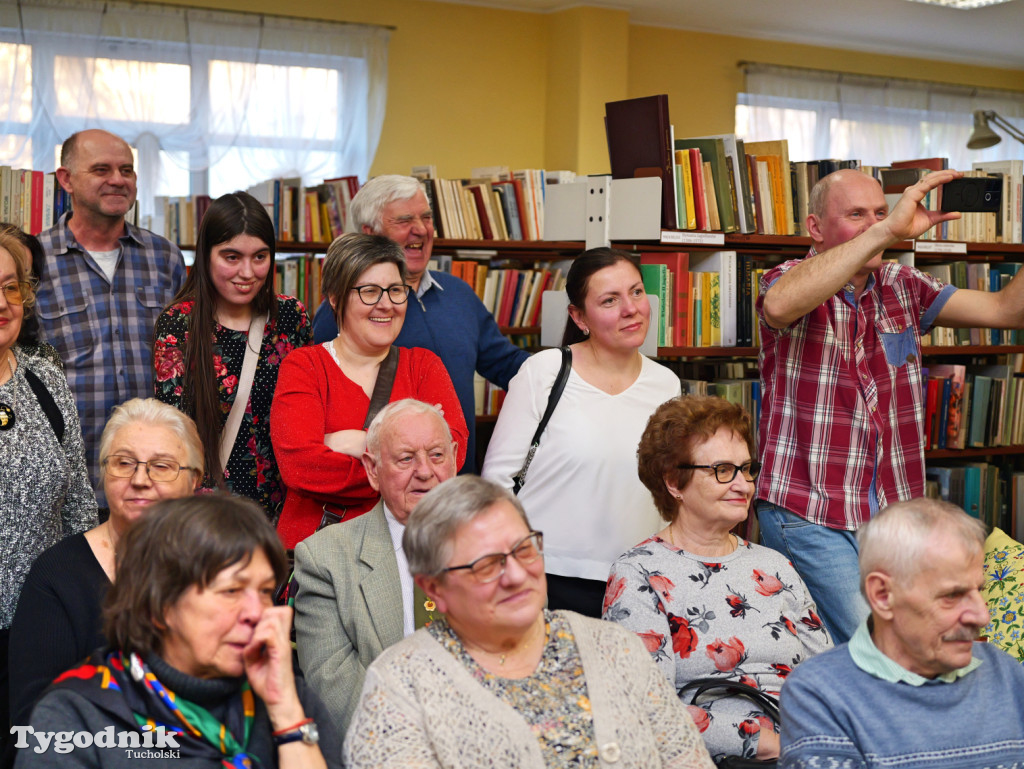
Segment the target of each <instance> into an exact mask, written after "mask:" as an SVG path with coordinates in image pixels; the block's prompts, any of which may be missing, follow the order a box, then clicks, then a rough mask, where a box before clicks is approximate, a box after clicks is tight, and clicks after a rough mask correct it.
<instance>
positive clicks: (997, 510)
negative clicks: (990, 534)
mask: <svg viewBox="0 0 1024 769" xmlns="http://www.w3.org/2000/svg"><path fill="white" fill-rule="evenodd" d="M1013 475H1014V476H1017V475H1020V474H1018V473H1014V474H1013ZM925 477H926V478H927V481H926V483H925V495H926V496H929V497H932V498H934V499H943V500H945V501H947V502H952V503H953V504H954V505H957V506H959V507H961V508H962V509H963V510H965V511H966V512H967V513H968V514H969V515H971V516H973V517H975V518H978V519H979V520H981V521H982V522H984V523H985V524H986V525H987V526H989V527H994V526H998V527H1000V528H1002V529H1004V530H1005V531H1007V532H1011V531H1013V526H1014V513H1013V511H1011V510H1010V508H1009V507H1008V505H1007V504H1006V503H1007V499H1008V497H1009V495H1008V494H1007V489H1006V473H1005V472H1002V471H1001V469H1000V467H999V466H998V465H993V464H990V463H988V462H952V463H948V464H946V463H943V464H941V465H940V464H929V465H928V467H927V468H926V469H925ZM1016 520H1017V521H1020V520H1022V519H1021V518H1019V517H1017V518H1016Z"/></svg>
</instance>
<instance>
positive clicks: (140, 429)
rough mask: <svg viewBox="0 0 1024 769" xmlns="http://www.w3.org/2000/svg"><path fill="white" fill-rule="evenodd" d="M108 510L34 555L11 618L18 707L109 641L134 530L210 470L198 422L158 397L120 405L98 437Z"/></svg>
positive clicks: (16, 716) (19, 715) (22, 709)
mask: <svg viewBox="0 0 1024 769" xmlns="http://www.w3.org/2000/svg"><path fill="white" fill-rule="evenodd" d="M100 465H101V466H102V468H103V490H104V491H105V492H106V495H107V503H108V504H109V505H110V517H109V518H107V520H106V521H104V522H103V523H101V524H100V525H99V526H96V527H94V528H92V529H90V530H89V531H87V532H85V533H84V534H77V535H75V536H71V537H68V538H66V539H63V540H61V541H60V542H58V543H57V544H56V545H54V546H53V547H51V548H50V549H49V550H47V551H46V552H44V553H43V554H42V555H40V556H39V558H38V559H36V562H35V563H34V564H33V565H32V569H31V571H29V574H28V578H27V579H26V580H25V587H24V589H23V590H22V592H21V598H20V600H19V601H18V610H17V612H16V613H15V615H14V624H13V625H12V626H11V650H10V658H11V662H12V663H13V664H12V666H11V715H12V716H13V723H15V724H25V723H28V716H29V713H30V712H31V710H32V706H33V705H34V704H35V701H36V700H37V699H38V697H39V696H40V695H41V694H42V693H43V690H44V689H46V687H47V686H48V685H49V684H50V682H51V681H52V680H53V679H54V678H56V677H57V676H58V675H59V674H60V673H63V672H64V671H65V670H67V669H68V668H70V667H71V666H72V665H74V664H75V663H76V662H79V661H81V660H82V659H84V658H85V657H86V656H88V655H89V653H90V652H92V651H93V650H94V649H96V648H97V647H99V646H102V645H103V644H104V643H105V640H104V637H103V618H102V616H101V607H102V606H103V599H104V597H105V596H106V594H107V590H108V588H109V587H110V584H111V583H112V582H113V580H114V571H115V565H116V559H117V554H118V552H119V548H120V545H121V540H122V539H123V538H124V536H125V534H126V533H127V532H128V530H129V529H130V528H131V527H132V526H133V525H134V524H135V523H136V522H137V521H138V520H139V519H140V518H142V517H143V516H144V515H145V514H146V513H147V511H148V510H149V508H150V507H151V506H152V505H153V504H155V503H156V502H159V501H160V500H162V499H176V498H178V497H186V496H191V495H192V494H193V493H195V490H196V489H197V488H198V487H199V485H200V482H201V481H202V478H203V447H202V444H201V443H200V440H199V434H198V432H197V431H196V426H195V424H194V423H193V421H192V420H191V419H189V418H188V417H187V416H185V415H184V414H183V413H181V412H180V411H178V410H177V409H175V408H173V407H171V406H168V405H167V404H165V403H161V402H160V401H158V400H156V399H155V398H145V399H142V398H133V399H132V400H129V401H125V402H124V403H122V404H121V405H120V406H116V407H115V408H114V410H113V411H112V412H111V415H110V419H108V420H107V424H106V426H105V427H104V428H103V435H102V436H101V437H100Z"/></svg>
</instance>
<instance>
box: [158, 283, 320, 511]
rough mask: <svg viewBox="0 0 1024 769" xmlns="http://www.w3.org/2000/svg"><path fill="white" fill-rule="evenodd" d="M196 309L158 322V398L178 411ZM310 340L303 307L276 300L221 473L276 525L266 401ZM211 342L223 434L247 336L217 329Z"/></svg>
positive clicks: (277, 500) (277, 490) (276, 483)
mask: <svg viewBox="0 0 1024 769" xmlns="http://www.w3.org/2000/svg"><path fill="white" fill-rule="evenodd" d="M194 305H195V302H193V301H191V300H189V301H185V302H179V303H178V304H176V305H173V306H172V307H169V308H168V309H167V310H165V311H164V313H163V314H162V315H161V316H160V317H159V318H158V319H157V322H156V342H155V344H154V348H153V365H154V368H155V369H156V376H155V379H154V389H155V390H156V397H157V398H159V399H160V400H162V401H163V402H164V403H168V404H170V405H171V406H174V407H175V408H179V409H180V408H181V404H182V389H183V379H184V376H185V364H184V357H183V356H184V346H185V340H186V339H187V338H188V334H189V316H190V315H191V314H192V308H193V306H194ZM311 337H312V327H311V326H310V323H309V318H308V317H307V315H306V308H305V307H303V305H302V303H301V302H300V301H298V300H297V299H294V298H292V297H287V296H278V297H277V320H276V321H271V322H268V323H267V327H266V329H265V331H264V333H263V344H262V346H261V347H260V356H259V361H258V363H257V364H256V376H255V378H254V380H253V384H252V391H251V393H250V395H249V404H248V406H247V407H246V409H245V416H244V417H243V419H242V424H241V426H240V427H239V428H238V435H237V437H236V438H235V445H234V447H233V448H232V450H231V457H230V458H229V459H228V464H227V468H225V471H224V480H225V482H226V483H227V485H228V488H230V489H231V491H232V492H234V493H235V494H239V495H241V496H245V497H249V498H250V499H254V500H256V501H257V502H259V503H260V504H261V505H262V506H263V509H264V510H266V511H267V517H268V518H269V519H270V522H271V523H274V524H276V523H277V519H278V516H280V514H281V507H282V506H283V505H284V486H283V485H282V483H281V474H280V473H279V472H278V469H277V462H276V461H275V460H274V447H273V446H272V445H271V444H270V401H271V398H272V397H273V395H274V388H275V387H276V386H277V371H278V368H279V367H280V365H281V361H282V360H284V357H285V356H286V355H287V354H288V353H289V352H291V351H292V350H293V349H295V348H296V347H302V346H304V345H306V344H309V342H310V339H311ZM213 339H214V343H213V366H214V370H215V372H216V375H217V386H218V389H219V391H220V404H221V412H222V416H221V428H222V429H223V426H224V424H225V423H226V422H227V419H228V414H229V413H230V412H231V405H232V404H233V403H234V401H235V390H236V388H237V387H238V377H239V376H240V375H241V373H242V360H243V359H244V358H245V349H246V345H247V344H248V343H249V335H248V333H246V332H245V331H235V330H233V329H230V328H224V327H223V326H221V325H220V324H217V325H216V328H215V329H214V334H213Z"/></svg>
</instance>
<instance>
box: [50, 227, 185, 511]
mask: <svg viewBox="0 0 1024 769" xmlns="http://www.w3.org/2000/svg"><path fill="white" fill-rule="evenodd" d="M69 217H70V214H64V215H63V216H62V217H61V218H60V220H59V221H58V222H57V224H55V225H54V226H53V227H51V228H50V229H48V230H46V231H45V232H42V233H41V234H40V235H39V242H40V243H41V244H42V246H43V250H44V251H45V252H46V262H45V265H44V267H43V274H42V275H40V276H39V291H38V294H37V299H36V308H35V309H36V313H37V315H38V317H39V326H40V332H41V335H42V337H43V339H44V340H45V341H47V342H49V343H50V344H52V345H53V346H54V347H56V348H57V350H58V352H60V357H61V358H62V359H63V361H64V367H65V370H66V372H67V376H68V384H69V385H70V386H71V392H72V393H73V394H74V396H75V404H76V405H77V407H78V415H79V417H80V418H81V421H82V437H83V438H84V440H85V455H86V461H87V462H88V465H89V473H90V475H91V477H92V481H93V485H94V486H95V488H96V496H97V499H98V500H99V504H100V505H101V506H102V505H105V504H106V500H105V498H104V496H103V484H102V482H101V475H100V462H99V452H100V435H101V434H102V432H103V426H104V425H105V424H106V421H107V417H108V416H109V414H110V410H111V409H112V408H113V407H114V406H116V405H117V404H119V403H124V402H125V401H126V400H128V399H129V398H149V397H152V395H153V328H154V326H155V324H156V319H157V317H158V316H159V315H160V313H161V312H162V311H163V309H164V307H165V306H166V305H167V304H169V303H170V301H171V299H172V298H173V297H174V295H175V294H176V293H177V292H178V289H179V288H180V287H181V284H182V283H184V282H185V261H184V259H183V258H182V256H181V251H180V250H179V249H178V247H177V246H175V245H173V244H172V243H170V242H169V241H167V240H165V239H164V238H161V237H160V236H158V235H154V234H153V233H152V232H149V231H148V230H143V229H140V228H138V227H135V226H134V225H131V224H127V223H126V224H125V234H124V235H122V236H121V238H120V244H121V256H120V259H119V261H118V263H117V268H116V270H115V272H114V280H113V282H111V281H109V280H107V276H106V275H105V274H104V272H103V270H102V269H100V267H99V265H97V264H96V262H95V261H94V260H93V258H92V257H91V256H90V255H89V254H88V253H87V252H86V251H85V250H84V249H83V248H82V247H81V246H80V245H78V243H77V242H76V241H75V236H74V234H72V232H71V228H70V227H68V219H69Z"/></svg>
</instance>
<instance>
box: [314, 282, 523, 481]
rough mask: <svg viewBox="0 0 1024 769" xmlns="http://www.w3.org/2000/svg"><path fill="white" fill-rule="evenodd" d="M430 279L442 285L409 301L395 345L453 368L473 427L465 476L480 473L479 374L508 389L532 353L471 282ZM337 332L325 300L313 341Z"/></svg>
mask: <svg viewBox="0 0 1024 769" xmlns="http://www.w3.org/2000/svg"><path fill="white" fill-rule="evenodd" d="M430 277H431V278H433V279H434V281H435V283H436V284H437V285H433V286H431V287H430V288H429V289H427V291H426V292H425V293H424V294H423V296H422V297H420V298H419V299H417V298H416V297H415V296H411V297H410V298H409V305H408V311H407V312H406V314H405V324H404V325H403V326H402V331H401V333H399V335H398V339H396V340H395V344H396V345H398V346H399V347H423V348H426V349H427V350H430V351H432V352H434V353H435V354H436V355H437V357H439V358H440V359H441V362H442V363H444V367H445V368H446V369H448V376H450V377H451V378H452V384H453V385H455V394H456V395H457V396H458V398H459V403H460V404H462V415H463V416H464V417H465V418H466V425H467V426H468V427H469V445H468V446H467V447H466V463H465V464H464V465H463V466H462V471H461V472H463V473H476V472H477V467H476V419H474V416H473V415H474V413H475V411H476V409H475V398H474V396H473V373H474V372H475V371H478V372H480V375H481V376H483V377H485V378H486V379H489V380H490V381H491V382H493V383H494V384H496V385H498V387H504V388H507V387H508V382H509V380H510V379H511V378H512V377H513V376H515V374H516V372H517V371H519V367H520V366H521V365H523V361H525V360H526V359H527V358H528V357H530V354H529V353H528V352H526V351H525V350H521V349H519V348H518V347H516V346H515V345H514V344H512V343H511V342H510V341H508V339H507V338H506V337H505V336H504V335H502V333H501V331H499V330H498V324H497V323H495V321H494V316H493V315H491V313H490V312H489V311H488V310H487V308H486V307H484V304H483V302H481V301H480V298H479V297H478V296H477V295H476V293H475V292H474V291H473V289H471V288H470V287H469V284H468V283H466V281H464V280H462V279H461V278H457V277H455V276H454V275H451V274H449V273H447V272H433V271H431V273H430ZM337 334H338V325H337V323H336V321H335V319H334V313H333V311H332V310H331V307H330V305H329V304H328V303H327V301H326V300H324V302H323V303H322V304H321V305H320V307H318V308H317V311H316V316H315V317H314V319H313V341H314V342H316V343H317V344H319V343H320V342H326V341H327V340H328V339H333V338H334V337H335V336H337ZM525 450H526V447H523V451H525Z"/></svg>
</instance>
